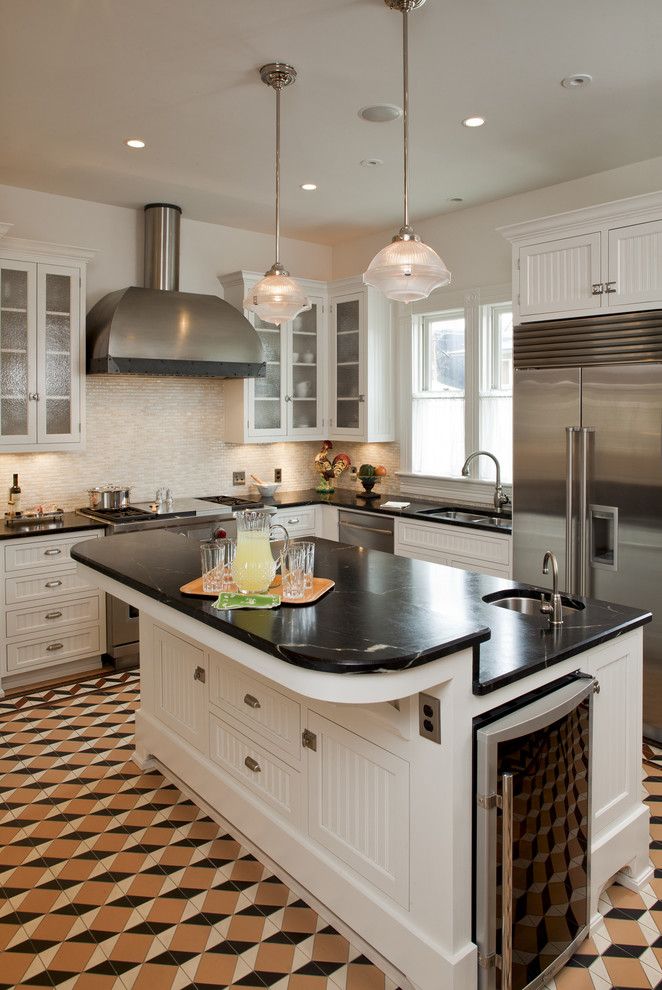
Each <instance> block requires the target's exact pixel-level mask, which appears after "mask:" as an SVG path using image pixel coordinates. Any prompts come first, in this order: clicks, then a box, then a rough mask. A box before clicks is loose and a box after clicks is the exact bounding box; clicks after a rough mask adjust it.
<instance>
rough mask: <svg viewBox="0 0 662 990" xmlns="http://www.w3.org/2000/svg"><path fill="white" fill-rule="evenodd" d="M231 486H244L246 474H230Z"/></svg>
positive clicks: (239, 472)
mask: <svg viewBox="0 0 662 990" xmlns="http://www.w3.org/2000/svg"><path fill="white" fill-rule="evenodd" d="M232 484H233V485H245V484H246V472H245V471H233V472H232Z"/></svg>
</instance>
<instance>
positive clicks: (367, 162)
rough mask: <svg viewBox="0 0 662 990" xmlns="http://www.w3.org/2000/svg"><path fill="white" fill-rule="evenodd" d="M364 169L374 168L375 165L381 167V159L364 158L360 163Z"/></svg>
mask: <svg viewBox="0 0 662 990" xmlns="http://www.w3.org/2000/svg"><path fill="white" fill-rule="evenodd" d="M361 164H362V165H363V167H364V168H374V166H375V165H383V164H384V162H383V161H382V159H381V158H364V159H363V161H362V162H361Z"/></svg>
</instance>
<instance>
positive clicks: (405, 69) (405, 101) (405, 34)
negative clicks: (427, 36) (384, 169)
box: [402, 7, 409, 227]
mask: <svg viewBox="0 0 662 990" xmlns="http://www.w3.org/2000/svg"><path fill="white" fill-rule="evenodd" d="M402 91H403V95H402V129H403V132H404V140H403V142H402V145H403V149H404V150H403V164H404V170H403V171H404V181H403V192H404V226H405V227H408V226H409V24H408V12H407V9H406V7H405V8H403V10H402Z"/></svg>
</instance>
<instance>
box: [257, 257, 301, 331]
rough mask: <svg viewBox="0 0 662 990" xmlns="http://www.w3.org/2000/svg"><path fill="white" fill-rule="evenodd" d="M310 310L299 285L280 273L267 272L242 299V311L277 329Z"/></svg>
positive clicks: (284, 273)
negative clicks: (271, 324)
mask: <svg viewBox="0 0 662 990" xmlns="http://www.w3.org/2000/svg"><path fill="white" fill-rule="evenodd" d="M310 308H311V303H310V300H309V299H308V297H307V296H306V295H305V293H304V291H303V289H302V288H301V286H300V285H299V283H298V282H296V281H295V279H293V278H290V277H289V275H288V274H287V273H286V272H282V271H276V272H274V271H273V270H272V271H270V272H267V274H266V275H265V276H264V278H261V279H260V281H259V282H257V283H256V284H255V285H254V286H253V288H252V289H251V291H250V292H249V293H248V295H247V296H246V298H245V299H244V309H246V310H248V311H249V312H250V313H255V315H256V316H257V317H259V319H261V320H263V321H264V322H265V323H273V324H274V325H275V326H277V327H279V326H280V325H281V323H287V322H288V321H289V320H293V319H294V317H295V316H298V315H299V313H304V312H305V311H306V310H307V309H310Z"/></svg>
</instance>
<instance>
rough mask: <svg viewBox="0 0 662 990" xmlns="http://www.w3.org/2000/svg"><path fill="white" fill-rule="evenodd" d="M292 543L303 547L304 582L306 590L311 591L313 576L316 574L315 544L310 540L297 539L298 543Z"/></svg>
mask: <svg viewBox="0 0 662 990" xmlns="http://www.w3.org/2000/svg"><path fill="white" fill-rule="evenodd" d="M290 545H291V546H292V545H293V546H297V547H303V551H304V565H303V583H304V587H305V589H306V591H310V590H311V589H312V587H313V576H314V574H315V544H314V543H311V542H310V541H308V540H297V541H296V543H294V544H290Z"/></svg>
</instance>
